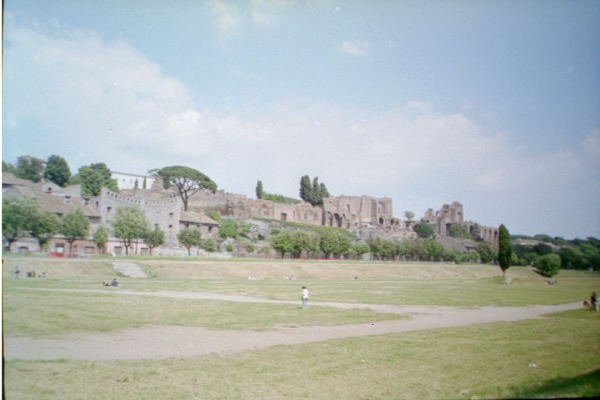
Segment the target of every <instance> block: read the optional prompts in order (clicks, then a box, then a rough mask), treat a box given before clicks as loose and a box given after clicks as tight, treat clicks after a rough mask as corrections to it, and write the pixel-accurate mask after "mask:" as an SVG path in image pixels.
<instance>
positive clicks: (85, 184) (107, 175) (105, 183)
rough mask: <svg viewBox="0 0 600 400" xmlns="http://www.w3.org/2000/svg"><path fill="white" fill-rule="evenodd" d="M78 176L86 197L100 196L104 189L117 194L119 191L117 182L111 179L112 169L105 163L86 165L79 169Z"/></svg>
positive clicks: (82, 192)
mask: <svg viewBox="0 0 600 400" xmlns="http://www.w3.org/2000/svg"><path fill="white" fill-rule="evenodd" d="M78 176H79V178H78V179H80V181H81V194H82V195H84V196H98V195H100V192H101V191H102V188H103V187H107V188H109V189H110V190H112V191H115V192H116V191H118V190H119V186H118V185H117V181H116V180H115V179H113V178H112V177H111V176H112V174H111V172H110V169H109V168H108V167H107V166H106V164H104V163H95V164H90V165H84V166H83V167H81V168H79V172H78Z"/></svg>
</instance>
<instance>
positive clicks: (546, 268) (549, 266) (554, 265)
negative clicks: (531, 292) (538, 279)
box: [533, 254, 560, 277]
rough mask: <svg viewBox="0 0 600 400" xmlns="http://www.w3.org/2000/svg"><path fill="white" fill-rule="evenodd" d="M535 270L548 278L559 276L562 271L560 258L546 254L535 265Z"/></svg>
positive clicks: (556, 255)
mask: <svg viewBox="0 0 600 400" xmlns="http://www.w3.org/2000/svg"><path fill="white" fill-rule="evenodd" d="M533 267H534V268H535V270H536V271H537V272H538V273H540V274H542V275H544V276H547V277H552V276H554V275H556V274H558V271H559V270H560V256H559V255H558V254H545V255H543V256H540V257H539V258H538V259H537V260H536V261H535V263H534V264H533Z"/></svg>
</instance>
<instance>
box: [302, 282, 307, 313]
mask: <svg viewBox="0 0 600 400" xmlns="http://www.w3.org/2000/svg"><path fill="white" fill-rule="evenodd" d="M301 298H302V309H303V310H306V309H307V308H308V289H307V288H306V286H302V297H301Z"/></svg>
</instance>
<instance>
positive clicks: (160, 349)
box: [4, 289, 581, 360]
mask: <svg viewBox="0 0 600 400" xmlns="http://www.w3.org/2000/svg"><path fill="white" fill-rule="evenodd" d="M47 290H64V291H77V292H87V293H89V292H92V293H95V292H101V293H103V294H106V293H107V292H106V291H105V290H70V289H47ZM112 293H113V294H115V295H125V296H161V297H173V298H189V299H210V300H222V301H236V302H262V303H278V304H296V305H297V302H290V301H279V300H269V299H262V298H256V297H246V296H236V295H222V294H215V293H206V292H168V291H161V292H134V291H115V292H112ZM312 305H314V306H327V307H336V308H344V309H350V308H368V309H371V310H374V311H378V312H388V313H398V314H409V315H410V316H411V318H410V319H406V320H399V321H384V322H377V323H372V324H371V323H367V324H353V325H339V326H310V327H298V328H278V329H274V330H269V331H236V330H210V329H206V328H198V327H181V326H156V327H145V328H140V329H123V330H118V331H113V332H109V333H77V334H68V335H61V336H59V337H52V338H29V337H14V338H11V337H5V338H4V346H5V357H6V359H7V360H12V359H24V360H55V359H78V360H135V359H162V358H171V357H176V358H182V357H193V356H199V355H203V354H208V353H233V352H240V351H248V350H255V349H261V348H266V347H270V346H275V345H290V344H300V343H309V342H318V341H323V340H329V339H339V338H346V337H357V336H368V335H382V334H387V333H396V332H408V331H416V330H424V329H436V328H446V327H456V326H466V325H473V324H483V323H489V322H498V321H519V320H524V319H533V318H539V317H541V316H542V315H544V314H547V313H551V312H555V311H564V310H571V309H576V308H579V307H581V305H580V304H579V303H571V304H562V305H555V306H539V305H536V306H526V307H479V308H457V307H435V306H434V307H430V306H395V305H377V304H348V303H332V302H327V303H325V302H319V303H315V302H313V303H312ZM306 312H310V310H308V311H306Z"/></svg>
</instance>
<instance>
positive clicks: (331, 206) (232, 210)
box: [190, 190, 412, 238]
mask: <svg viewBox="0 0 600 400" xmlns="http://www.w3.org/2000/svg"><path fill="white" fill-rule="evenodd" d="M190 207H191V208H192V209H209V210H217V211H219V212H220V213H221V215H225V216H231V217H234V218H239V219H245V218H268V219H274V220H279V221H287V222H298V223H304V224H312V225H325V226H332V227H339V228H345V229H349V230H351V231H354V232H359V231H369V232H378V233H379V234H382V235H384V234H386V233H387V234H389V235H391V236H394V235H395V236H396V237H400V238H405V237H410V233H411V232H412V230H411V229H408V228H409V227H408V226H407V224H404V223H403V222H402V221H400V219H398V218H394V217H393V207H392V200H391V199H390V198H386V197H384V198H374V197H370V196H336V197H329V198H326V199H324V204H323V207H319V206H312V205H311V204H309V203H307V202H304V201H302V202H299V203H295V204H283V203H275V202H273V201H270V200H260V199H249V198H247V197H246V196H244V195H238V194H232V193H226V192H224V191H222V190H219V191H217V192H216V193H211V192H209V191H201V192H199V193H197V194H196V195H194V196H193V197H191V198H190ZM360 236H361V237H362V236H364V235H360Z"/></svg>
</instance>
